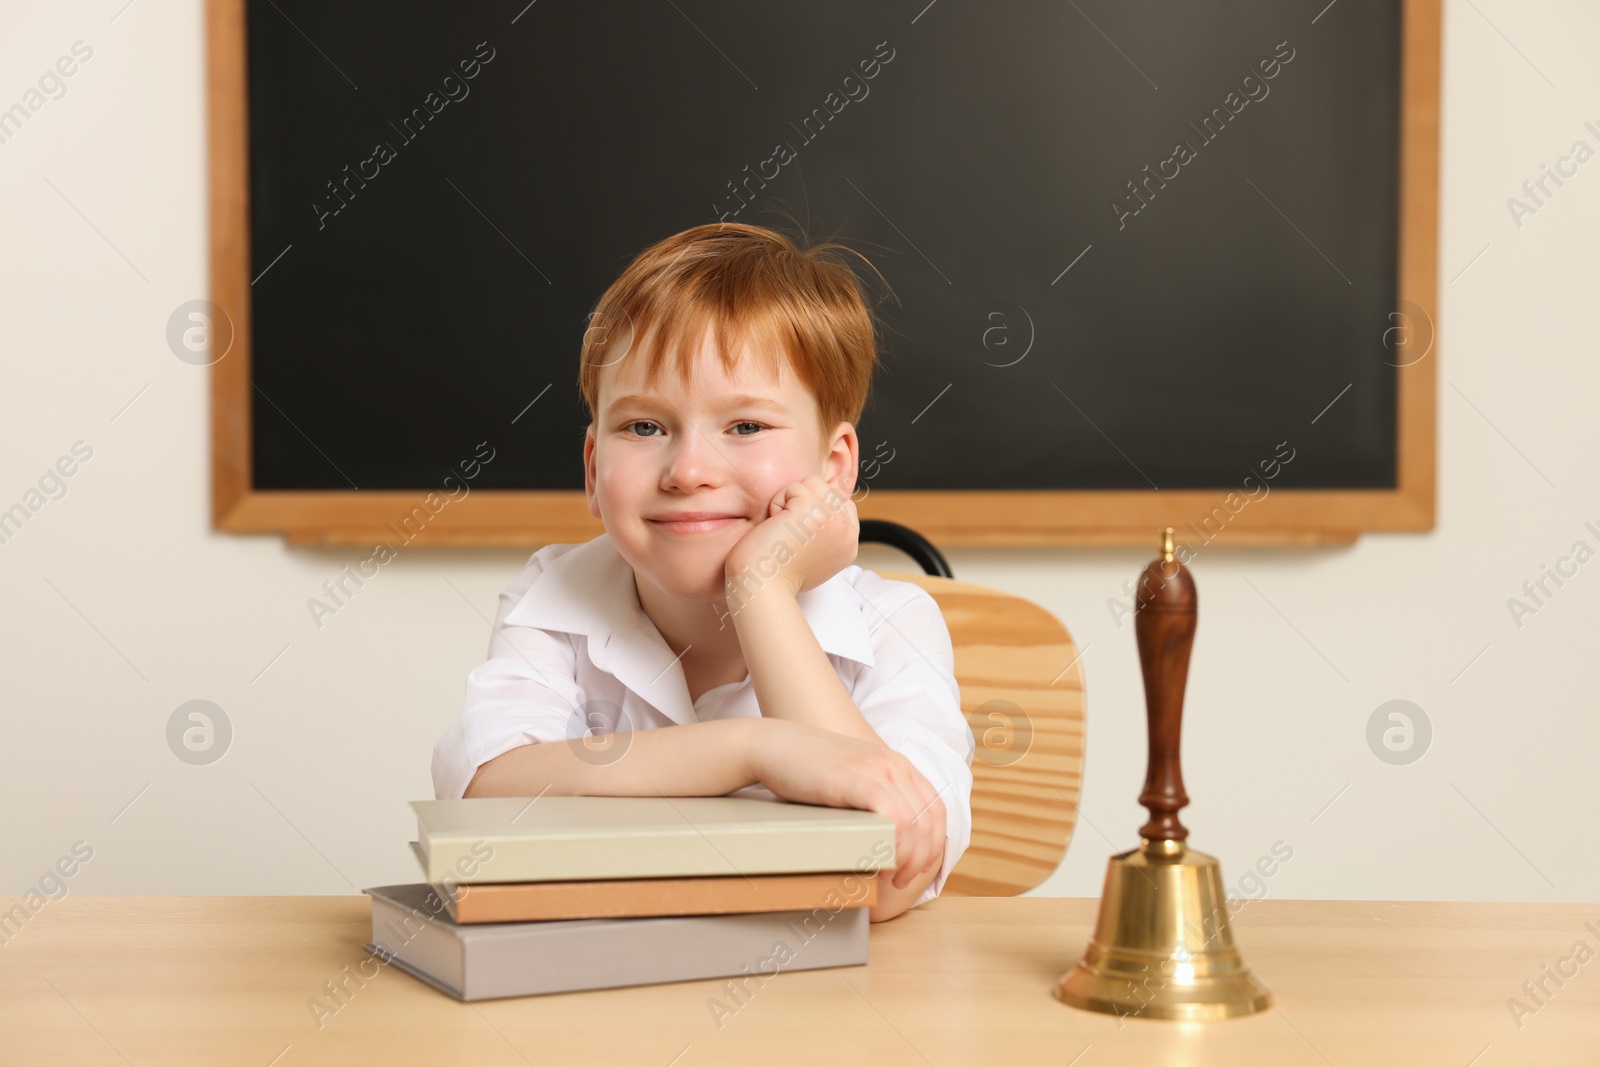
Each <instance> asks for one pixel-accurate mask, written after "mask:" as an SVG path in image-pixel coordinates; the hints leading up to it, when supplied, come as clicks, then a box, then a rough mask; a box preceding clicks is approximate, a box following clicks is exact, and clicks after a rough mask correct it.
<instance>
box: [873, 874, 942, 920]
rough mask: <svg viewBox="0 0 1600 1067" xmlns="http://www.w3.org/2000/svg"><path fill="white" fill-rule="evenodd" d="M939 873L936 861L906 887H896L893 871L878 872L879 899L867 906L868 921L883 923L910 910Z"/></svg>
mask: <svg viewBox="0 0 1600 1067" xmlns="http://www.w3.org/2000/svg"><path fill="white" fill-rule="evenodd" d="M938 874H939V864H938V863H935V864H934V865H933V866H932V867H929V868H928V869H927V870H926V871H923V872H922V873H921V874H919V875H917V876H916V877H915V878H913V879H911V881H909V882H907V883H906V884H905V888H903V889H896V888H895V887H894V883H893V881H892V879H893V878H894V872H893V871H880V872H878V875H877V878H878V900H877V902H876V903H874V904H871V905H869V906H868V907H867V921H868V922H875V923H881V922H885V921H887V920H889V919H893V918H894V917H895V916H897V915H900V914H903V913H904V912H907V911H909V910H910V909H911V905H913V904H915V903H916V902H917V898H918V897H920V896H922V893H923V890H925V889H927V888H928V886H929V885H930V884H931V883H932V882H933V880H934V878H936V877H938Z"/></svg>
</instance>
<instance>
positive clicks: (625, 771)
mask: <svg viewBox="0 0 1600 1067" xmlns="http://www.w3.org/2000/svg"><path fill="white" fill-rule="evenodd" d="M764 725H766V724H764V723H762V721H761V720H760V719H743V718H741V719H713V720H710V721H707V722H697V723H688V724H686V725H681V726H671V727H666V728H663V729H658V730H635V731H633V732H631V733H630V732H622V733H612V734H605V735H602V736H600V737H580V738H574V739H572V740H568V741H539V742H536V743H534V744H529V745H522V746H521V747H519V748H514V749H511V750H510V751H509V752H504V753H501V754H500V755H498V756H496V757H495V758H494V759H491V760H489V761H488V762H486V763H484V764H483V765H482V766H481V767H479V768H478V770H477V773H476V774H474V775H473V777H472V781H470V782H469V783H467V789H466V792H465V793H464V794H463V795H464V796H468V797H531V796H543V795H545V794H546V793H548V794H550V795H552V796H611V797H653V796H669V797H715V796H723V795H725V794H728V793H731V792H733V791H734V790H736V789H743V788H744V787H745V786H747V785H754V784H755V783H757V782H758V781H760V778H759V777H758V775H757V773H756V769H755V762H754V759H753V756H752V753H753V752H754V751H755V748H756V739H757V736H758V734H759V732H760V731H761V728H762V727H763V726H764Z"/></svg>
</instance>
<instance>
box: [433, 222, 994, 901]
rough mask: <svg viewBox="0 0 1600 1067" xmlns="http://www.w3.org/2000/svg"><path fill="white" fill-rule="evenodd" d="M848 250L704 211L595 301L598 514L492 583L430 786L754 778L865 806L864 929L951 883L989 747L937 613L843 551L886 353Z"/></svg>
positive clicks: (590, 465) (573, 787) (505, 787)
mask: <svg viewBox="0 0 1600 1067" xmlns="http://www.w3.org/2000/svg"><path fill="white" fill-rule="evenodd" d="M833 249H842V250H844V251H849V250H848V249H844V248H843V246H840V245H833V244H828V245H823V246H820V247H815V248H812V249H810V250H807V251H802V250H801V249H799V248H797V247H796V246H795V245H794V244H793V243H791V242H790V241H789V240H788V239H787V238H785V237H783V236H781V235H779V234H777V233H774V232H773V231H771V230H767V229H763V228H760V227H756V226H749V225H744V224H737V223H721V224H708V225H705V226H698V227H695V228H693V229H690V230H687V231H685V232H683V233H680V234H677V235H675V236H673V237H669V238H667V239H666V240H664V241H661V242H660V243H658V244H656V245H654V246H652V247H651V248H648V249H646V250H645V251H644V252H642V253H641V254H640V255H639V256H638V258H636V259H635V260H634V262H633V263H632V264H631V265H630V266H629V267H628V268H627V269H626V270H625V271H624V272H623V273H622V275H621V276H620V277H619V278H618V279H617V280H616V281H615V282H614V283H612V285H611V287H610V288H609V289H608V290H607V291H606V293H605V294H604V295H603V296H602V297H601V299H600V302H599V303H598V304H597V305H596V308H595V312H594V315H593V316H592V323H594V325H591V328H590V330H589V331H588V333H587V334H586V335H585V337H584V341H583V346H582V361H581V365H580V371H579V387H580V389H581V391H582V393H583V396H584V399H585V401H586V403H587V404H588V407H589V412H590V417H591V422H590V424H589V427H588V430H587V432H586V434H585V437H584V446H583V458H584V469H585V490H586V492H587V495H588V505H589V514H590V515H592V516H594V517H595V518H598V519H600V520H601V521H602V522H603V523H604V525H605V531H606V532H605V533H603V534H601V535H600V536H599V537H596V538H595V539H594V540H592V541H589V542H586V543H583V544H576V545H572V544H563V545H546V546H545V547H543V548H541V549H539V550H538V551H537V552H535V553H534V554H533V556H532V558H531V559H529V561H528V564H527V566H526V567H525V568H524V570H523V572H522V574H521V575H519V576H518V578H517V579H516V581H514V582H513V583H512V584H511V586H510V587H509V588H508V589H507V590H506V591H505V592H504V593H502V594H501V596H500V605H499V610H498V612H497V613H496V619H495V623H494V632H493V634H492V636H491V638H490V644H489V659H488V661H487V662H486V663H484V664H482V665H481V666H479V667H477V668H476V669H474V670H473V671H472V672H471V674H470V675H469V676H468V678H467V696H466V707H465V709H464V710H463V712H462V714H461V716H460V718H459V719H457V721H456V722H455V723H454V724H453V725H452V726H451V727H450V729H449V730H448V731H447V732H446V733H445V735H444V736H443V737H442V738H441V739H440V740H439V743H438V744H437V745H436V746H435V749H434V755H433V781H434V791H435V794H436V795H437V796H439V797H459V796H469V797H473V796H538V795H542V794H544V793H546V792H548V793H553V794H579V795H601V796H658V795H660V796H720V795H725V794H728V793H733V792H736V791H741V790H747V789H748V790H755V791H757V792H758V793H761V794H763V795H766V796H768V797H772V796H776V797H780V798H783V799H787V800H791V801H796V802H799V803H808V804H823V805H828V806H832V807H848V808H858V809H862V810H869V811H876V812H878V813H880V814H882V815H885V816H887V817H889V818H891V819H892V820H893V821H894V824H895V861H896V866H895V867H894V868H893V869H891V870H882V871H879V872H878V874H877V878H878V902H877V904H876V905H874V906H873V907H872V908H871V909H870V916H869V917H870V919H871V921H873V922H881V921H883V920H884V919H890V918H893V917H894V916H896V915H899V914H900V913H901V912H903V911H905V910H906V909H907V908H908V907H911V906H913V905H915V904H920V903H922V902H923V901H926V900H931V899H932V898H933V897H935V896H937V895H938V893H939V891H940V890H941V889H942V888H943V886H944V882H945V879H946V878H947V876H948V875H949V873H950V870H951V868H953V867H954V866H955V864H956V861H957V860H958V859H960V857H961V854H962V852H964V851H965V850H966V847H967V844H968V841H969V839H970V837H971V823H972V816H971V806H970V805H971V792H972V771H971V763H972V755H973V750H974V741H973V736H972V731H971V728H970V727H969V726H968V725H967V722H966V718H965V716H964V715H963V714H962V712H961V703H960V692H959V689H958V687H957V684H956V681H955V677H954V655H953V652H952V650H951V642H950V634H949V630H948V629H947V628H946V626H945V623H944V618H943V616H942V615H941V614H940V612H939V608H938V605H937V604H936V603H935V602H934V600H933V598H932V597H931V596H929V595H928V594H927V593H926V592H924V591H923V590H922V589H921V588H919V587H918V586H915V585H912V584H911V583H909V582H895V581H889V580H887V579H883V578H880V577H878V576H877V575H875V574H873V573H871V572H869V571H865V570H863V569H862V568H861V567H859V566H856V565H855V564H854V560H855V558H856V551H857V537H858V535H859V521H858V518H857V515H856V509H855V505H854V503H853V502H852V501H851V500H850V495H851V493H852V492H853V490H854V488H855V480H856V471H857V465H858V462H859V460H858V456H859V451H860V449H859V443H858V441H857V438H856V431H855V426H854V423H855V422H856V421H857V420H859V418H860V415H861V410H862V408H863V406H864V405H865V403H866V397H867V390H868V387H869V385H870V382H871V377H872V371H873V369H874V366H875V364H876V359H877V357H876V345H875V340H874V335H873V323H872V317H871V313H870V312H869V311H868V309H867V307H866V305H865V304H864V302H863V300H862V298H861V294H860V290H859V287H858V286H857V284H856V278H855V275H854V274H853V273H852V272H851V271H850V269H849V267H848V266H847V265H845V264H843V263H840V262H838V261H836V260H834V259H832V258H830V257H829V256H828V255H827V253H828V252H829V251H830V250H833ZM669 363H670V364H671V365H670V367H669ZM674 372H675V373H674ZM660 727H674V728H672V729H661V728H660ZM864 859H868V860H870V859H871V857H864Z"/></svg>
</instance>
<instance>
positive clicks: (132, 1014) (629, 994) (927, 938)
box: [0, 896, 1600, 1067]
mask: <svg viewBox="0 0 1600 1067" xmlns="http://www.w3.org/2000/svg"><path fill="white" fill-rule="evenodd" d="M11 903H12V901H6V902H5V904H4V906H5V907H6V908H9V906H10V904H11ZM1096 904H1097V902H1096V901H1094V900H1083V899H1063V898H1044V897H1036V898H978V897H945V898H941V899H939V900H935V901H933V902H932V903H930V904H927V905H924V906H923V907H921V908H917V909H915V910H913V911H911V912H908V913H906V914H905V915H903V916H901V917H900V918H897V919H894V920H892V921H891V922H889V923H886V924H879V925H877V926H874V927H873V928H872V962H871V963H870V964H869V965H868V966H866V967H848V968H837V969H833V970H824V971H795V972H791V973H787V974H780V975H778V976H777V977H776V978H774V979H771V980H769V982H768V984H767V985H766V987H765V988H764V989H761V990H760V991H758V992H756V993H755V994H754V995H753V996H751V997H750V998H749V999H748V1000H747V1002H746V1003H745V1004H744V1006H743V1007H741V1008H739V1010H737V1011H736V1012H735V1013H734V1014H732V1015H731V1016H728V1017H725V1018H724V1019H723V1020H722V1026H721V1028H720V1029H719V1028H718V1026H717V1025H716V1023H715V1022H714V1021H713V1017H712V1013H711V1010H710V1008H709V1007H708V1003H709V1002H710V1001H711V1000H712V999H713V998H716V997H719V996H722V994H723V983H722V982H721V981H699V982H680V983H672V984H667V985H657V986H648V987H638V988H633V989H616V990H599V991H595V992H589V993H573V994H563V995H557V996H547V997H527V998H521V999H516V1000H497V1001H482V1002H478V1003H476V1004H462V1003H459V1002H457V1001H454V1000H451V999H450V998H448V997H446V996H444V995H443V994H440V993H437V992H435V991H434V990H432V989H430V988H428V987H427V986H425V985H423V984H422V983H421V982H419V981H417V980H416V979H414V978H412V977H411V976H410V975H407V974H403V973H401V972H399V971H398V970H396V969H395V968H393V967H389V966H383V967H381V968H380V969H379V970H378V973H377V975H376V976H375V977H373V978H371V979H368V980H366V984H365V985H364V986H363V987H361V988H357V987H356V986H355V983H354V982H351V983H349V988H351V989H352V990H353V993H352V995H350V996H349V997H348V1000H347V1003H346V1004H345V1005H344V1006H343V1007H342V1008H341V1009H340V1010H339V1011H338V1012H337V1014H335V1015H332V1016H328V1017H325V1018H324V1019H323V1025H322V1027H321V1029H320V1030H319V1029H318V1027H317V1025H316V1023H315V1022H314V1021H313V1015H312V1012H311V1010H310V1009H309V1008H308V1007H307V1002H308V1001H309V1000H311V999H312V998H315V997H319V996H320V997H323V998H324V999H326V994H325V992H324V989H323V983H324V982H327V981H330V980H335V979H338V978H339V977H340V976H341V974H343V973H345V971H344V969H345V968H346V967H348V968H349V973H357V974H359V971H358V966H359V965H360V964H361V963H362V961H363V960H370V957H369V955H368V954H367V953H366V952H364V951H363V950H362V948H361V945H362V943H363V942H364V941H366V939H367V937H368V934H369V932H370V927H369V925H368V923H369V915H368V901H367V898H366V897H364V896H361V897H187V898H174V897H100V898H68V899H66V900H62V901H58V902H52V903H49V904H48V905H46V906H45V907H44V908H43V909H42V910H41V911H39V912H38V913H37V914H36V915H35V916H34V917H33V918H32V919H31V920H29V921H28V922H26V923H25V924H24V925H23V926H22V928H21V929H20V930H15V929H9V928H8V929H7V934H8V936H9V941H7V942H6V943H4V944H3V945H0V1063H4V1064H6V1065H7V1067H9V1065H11V1064H49V1065H67V1064H92V1065H99V1064H106V1065H118V1067H125V1065H126V1064H134V1065H137V1067H144V1065H146V1064H196V1065H205V1067H211V1065H216V1064H230V1065H247V1067H268V1065H273V1067H302V1065H306V1064H341V1065H343V1064H375V1065H389V1064H429V1065H439V1064H457V1063H459V1064H472V1065H474V1067H498V1065H506V1067H522V1065H524V1064H530V1063H531V1064H539V1065H540V1067H543V1065H545V1064H567V1063H573V1064H579V1063H581V1064H609V1063H619V1064H621V1063H625V1064H644V1065H649V1067H668V1065H671V1067H696V1065H700V1064H739V1065H741V1067H758V1065H759V1067H777V1065H784V1064H795V1065H804V1067H817V1065H819V1064H821V1065H827V1064H835V1065H837V1064H859V1065H871V1067H890V1065H900V1064H905V1065H911V1067H924V1065H927V1064H934V1065H938V1067H945V1065H958V1064H961V1065H965V1064H978V1065H990V1064H997V1065H1001V1067H1022V1065H1025V1064H1051V1065H1054V1067H1065V1065H1068V1064H1076V1065H1078V1067H1110V1065H1114V1064H1128V1065H1135V1064H1137V1065H1140V1067H1145V1065H1149V1064H1165V1063H1175V1064H1208V1063H1216V1064H1228V1065H1235V1064H1253V1063H1261V1064H1272V1065H1274V1067H1293V1065H1297V1064H1305V1065H1308V1067H1330V1065H1335V1067H1345V1065H1351V1067H1377V1065H1380V1064H1404V1065H1406V1067H1412V1065H1416V1064H1439V1065H1444V1067H1468V1065H1469V1064H1470V1065H1473V1067H1504V1065H1507V1064H1534V1063H1541V1064H1543V1063H1552V1064H1567V1063H1570V1064H1580V1063H1581V1064H1587V1065H1594V1064H1597V1063H1600V959H1591V960H1588V961H1587V962H1585V963H1583V964H1581V965H1579V966H1578V968H1577V973H1576V975H1575V976H1573V977H1565V978H1563V981H1564V982H1565V985H1564V986H1563V987H1560V988H1557V987H1556V986H1555V985H1554V983H1553V982H1550V981H1549V980H1547V985H1548V987H1549V988H1550V989H1551V991H1552V992H1553V994H1554V995H1553V996H1552V997H1551V998H1549V999H1547V1000H1546V1001H1545V1003H1544V1005H1543V1006H1542V1007H1539V1008H1538V1010H1537V1012H1536V1013H1535V1014H1533V1015H1531V1016H1527V1017H1525V1018H1524V1019H1523V1020H1522V1023H1523V1025H1522V1027H1521V1028H1520V1029H1519V1028H1518V1027H1517V1025H1516V1023H1515V1022H1514V1021H1513V1019H1512V1017H1511V1013H1510V1012H1509V1011H1508V1009H1507V1006H1506V1001H1507V999H1508V998H1510V997H1513V996H1518V997H1525V994H1524V992H1523V990H1522V984H1523V982H1524V981H1529V980H1533V981H1537V980H1538V979H1539V978H1540V977H1541V967H1543V966H1544V965H1549V966H1550V967H1552V968H1554V967H1555V966H1556V964H1557V961H1558V960H1560V959H1561V958H1563V957H1566V956H1568V955H1569V954H1570V953H1571V952H1572V950H1573V947H1574V945H1575V943H1576V942H1578V941H1584V942H1586V943H1587V944H1588V946H1589V948H1591V949H1600V936H1597V935H1596V933H1595V931H1594V930H1591V929H1588V928H1586V927H1585V925H1584V923H1585V922H1590V923H1592V924H1593V925H1594V927H1595V929H1596V930H1600V906H1586V905H1571V904H1531V905H1514V904H1438V903H1406V902H1385V903H1368V902H1347V901H1260V902H1256V903H1251V904H1249V905H1247V906H1245V907H1244V908H1243V910H1242V911H1240V913H1239V914H1238V916H1237V918H1236V919H1235V920H1234V929H1235V934H1236V937H1237V940H1238V941H1239V943H1240V945H1241V947H1242V949H1243V951H1244V954H1245V959H1246V961H1247V962H1248V963H1249V964H1250V965H1251V967H1252V968H1253V969H1254V971H1255V973H1256V974H1257V976H1258V977H1259V978H1260V979H1261V980H1262V981H1263V982H1264V983H1266V984H1267V985H1268V986H1269V987H1270V988H1271V989H1272V991H1273V993H1274V994H1275V996H1276V998H1277V1007H1276V1009H1274V1010H1269V1011H1266V1012H1262V1013H1260V1014H1257V1015H1253V1016H1247V1017H1244V1018H1239V1019H1231V1020H1227V1021H1225V1022H1221V1023H1215V1024H1207V1025H1201V1024H1193V1023H1176V1022H1164V1021H1160V1020H1154V1019H1127V1020H1118V1019H1116V1018H1114V1017H1112V1016H1109V1015H1097V1014H1093V1013H1089V1012H1083V1011H1079V1010H1076V1009H1074V1008H1069V1007H1067V1006H1066V1005H1064V1004H1061V1003H1059V1002H1057V1001H1056V1000H1055V999H1054V998H1053V997H1052V996H1051V995H1050V990H1051V987H1052V986H1053V984H1054V983H1055V980H1056V978H1057V977H1058V976H1059V975H1060V974H1061V972H1062V971H1064V970H1065V969H1066V968H1067V967H1069V966H1070V965H1071V964H1072V963H1073V962H1074V961H1075V960H1076V959H1077V957H1078V955H1079V953H1080V952H1081V951H1082V950H1083V946H1084V943H1085V941H1086V940H1087V938H1088V935H1089V929H1090V926H1091V924H1092V922H1093V919H1094V914H1095V908H1096ZM373 966H374V964H372V963H370V962H369V963H368V965H367V969H368V972H369V973H370V972H371V970H372V968H373ZM1573 966H1574V964H1573V963H1571V962H1569V963H1567V964H1566V965H1565V967H1566V969H1567V970H1568V971H1570V970H1571V969H1572V967H1573ZM724 999H725V1002H726V1003H728V1004H729V1005H730V1006H731V1005H732V1002H731V1001H726V998H724ZM1530 1006H1531V1005H1530Z"/></svg>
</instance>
